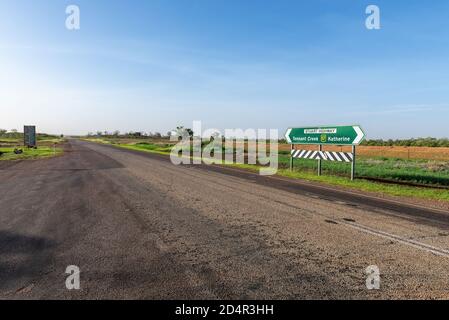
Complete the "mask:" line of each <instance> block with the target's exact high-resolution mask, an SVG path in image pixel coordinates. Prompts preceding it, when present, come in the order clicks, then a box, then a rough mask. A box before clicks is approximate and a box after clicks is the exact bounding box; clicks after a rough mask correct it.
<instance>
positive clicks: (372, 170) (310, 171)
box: [88, 138, 449, 201]
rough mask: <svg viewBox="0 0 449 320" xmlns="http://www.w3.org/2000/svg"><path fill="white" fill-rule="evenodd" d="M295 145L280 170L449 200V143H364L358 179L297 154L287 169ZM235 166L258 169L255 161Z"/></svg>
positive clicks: (139, 145) (345, 166) (284, 148)
mask: <svg viewBox="0 0 449 320" xmlns="http://www.w3.org/2000/svg"><path fill="white" fill-rule="evenodd" d="M88 140H90V141H94V142H100V143H108V144H114V145H117V146H120V147H123V148H128V149H134V150H141V151H146V152H154V153H162V154H169V153H170V151H171V149H172V147H173V145H174V143H173V142H170V141H168V140H164V139H158V140H154V139H119V138H114V139H113V138H110V139H107V138H96V139H88ZM290 148H291V146H290V145H286V144H280V145H279V158H278V161H279V172H278V174H280V175H283V176H288V177H292V178H298V179H305V180H311V181H318V182H323V183H327V184H331V185H337V186H342V187H346V188H353V189H358V190H364V191H370V192H378V193H384V194H388V195H394V196H406V197H418V198H425V199H438V200H445V201H449V148H430V147H372V146H369V147H368V146H360V147H358V148H357V156H358V158H357V165H356V175H357V177H358V178H359V179H358V180H356V181H354V182H352V181H349V179H348V176H349V175H350V169H351V165H350V164H349V163H339V162H332V161H322V169H323V176H321V177H318V176H317V175H316V171H317V166H318V164H317V161H316V160H304V159H295V160H294V170H293V171H290V170H288V168H289V162H290ZM297 149H308V150H317V147H316V146H298V147H297ZM188 150H189V147H187V151H188ZM324 150H325V151H346V152H350V151H351V149H350V148H348V147H325V148H324ZM236 166H237V167H242V168H245V169H257V166H254V165H236Z"/></svg>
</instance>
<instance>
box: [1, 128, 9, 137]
mask: <svg viewBox="0 0 449 320" xmlns="http://www.w3.org/2000/svg"><path fill="white" fill-rule="evenodd" d="M7 132H8V130H5V129H0V136H4V135H5V134H6V133H7Z"/></svg>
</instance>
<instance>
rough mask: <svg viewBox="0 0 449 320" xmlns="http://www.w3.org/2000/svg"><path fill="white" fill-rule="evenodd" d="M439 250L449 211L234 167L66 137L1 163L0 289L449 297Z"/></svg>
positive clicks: (446, 265)
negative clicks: (71, 274) (45, 149)
mask: <svg viewBox="0 0 449 320" xmlns="http://www.w3.org/2000/svg"><path fill="white" fill-rule="evenodd" d="M448 249H449V213H448V212H444V211H440V210H435V209H426V208H421V207H417V206H414V205H410V204H404V203H400V202H393V201H389V200H384V199H377V198H373V197H367V196H364V195H359V194H354V193H347V192H343V191H339V190H333V189H330V188H324V187H319V186H316V185H311V184H305V183H298V182H295V181H291V180H288V179H282V178H276V177H260V176H258V175H256V174H252V173H247V172H243V171H240V170H236V169H230V168H222V167H211V166H174V165H172V164H171V163H170V162H169V161H168V159H167V158H166V157H164V156H159V155H154V154H144V153H140V152H135V151H129V150H123V149H118V148H114V147H111V146H106V145H97V144H93V143H87V142H81V141H75V140H71V141H70V143H69V145H68V146H67V150H66V153H65V155H64V156H62V157H57V158H52V159H47V160H38V161H23V162H15V163H12V162H2V163H0V298H3V299H5V298H6V299H31V298H32V299H35V298H38V299H355V298H362V299H378V298H425V299H429V298H449V277H448V271H449V250H448ZM69 265H76V266H78V267H79V268H80V270H81V277H80V278H81V290H67V288H66V286H65V281H66V277H67V276H68V275H67V274H65V271H66V268H67V266H69ZM371 265H376V266H378V268H379V270H380V281H381V282H380V289H379V290H368V289H367V287H366V278H367V275H366V274H365V270H366V268H367V267H368V266H371Z"/></svg>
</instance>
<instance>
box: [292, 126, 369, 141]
mask: <svg viewBox="0 0 449 320" xmlns="http://www.w3.org/2000/svg"><path fill="white" fill-rule="evenodd" d="M285 138H286V139H287V142H288V143H289V144H322V145H359V144H360V143H361V142H362V141H363V140H364V138H365V133H364V132H363V130H362V128H361V127H360V126H357V125H356V126H334V127H331V126H329V127H309V128H290V129H288V130H287V132H286V133H285Z"/></svg>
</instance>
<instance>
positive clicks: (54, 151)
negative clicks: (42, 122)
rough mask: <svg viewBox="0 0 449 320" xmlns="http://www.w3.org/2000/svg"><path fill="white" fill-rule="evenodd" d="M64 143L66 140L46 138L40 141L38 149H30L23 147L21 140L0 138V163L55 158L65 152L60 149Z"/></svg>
mask: <svg viewBox="0 0 449 320" xmlns="http://www.w3.org/2000/svg"><path fill="white" fill-rule="evenodd" d="M63 142H65V140H64V139H62V138H56V137H45V138H43V139H38V148H37V149H28V148H25V147H23V141H22V139H21V138H2V137H0V161H6V160H29V159H38V158H48V157H54V156H57V155H60V154H61V153H62V152H63V151H62V149H61V148H60V145H61V144H62V143H63ZM14 149H20V150H22V151H23V153H21V154H15V153H14Z"/></svg>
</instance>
